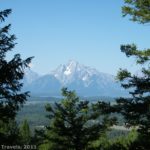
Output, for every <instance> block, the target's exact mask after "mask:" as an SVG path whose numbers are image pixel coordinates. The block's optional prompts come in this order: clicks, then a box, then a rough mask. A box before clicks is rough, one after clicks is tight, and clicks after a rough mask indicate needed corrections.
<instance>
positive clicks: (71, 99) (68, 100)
mask: <svg viewBox="0 0 150 150" xmlns="http://www.w3.org/2000/svg"><path fill="white" fill-rule="evenodd" d="M62 95H63V97H64V98H63V99H62V101H61V102H60V103H55V105H54V106H51V105H47V107H46V109H47V111H48V112H49V115H48V117H49V118H50V125H49V126H47V128H46V134H45V137H46V139H45V143H46V144H47V145H49V149H52V150H55V149H56V150H64V149H65V150H85V149H90V147H91V146H92V142H94V141H96V140H98V139H99V137H100V136H103V135H104V133H105V131H106V129H107V128H108V126H109V120H108V119H107V118H104V119H102V120H101V121H99V120H98V119H99V111H96V110H95V109H94V107H92V106H91V105H90V104H89V102H88V101H81V100H80V99H79V97H77V96H76V94H75V93H74V92H73V91H68V90H67V89H66V88H63V89H62ZM45 146H46V145H45Z"/></svg>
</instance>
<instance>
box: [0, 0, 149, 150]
mask: <svg viewBox="0 0 150 150" xmlns="http://www.w3.org/2000/svg"><path fill="white" fill-rule="evenodd" d="M124 1H125V6H123V7H122V12H123V16H126V15H130V16H131V20H132V21H134V22H138V23H141V24H145V23H149V22H150V10H149V8H150V1H149V0H124ZM10 13H11V10H10V9H7V10H4V11H1V12H0V23H1V25H2V24H3V23H4V21H5V18H6V17H7V16H8V15H9V14H10ZM10 26H11V25H10V24H9V25H5V26H4V27H2V26H0V146H1V149H10V147H11V146H18V147H16V148H13V149H19V148H20V149H21V148H24V149H40V150H112V149H113V150H149V147H150V95H149V92H150V68H149V60H150V59H149V58H150V49H145V50H138V48H137V46H136V45H135V44H131V45H130V44H127V45H121V51H122V52H123V53H125V55H126V56H127V57H135V58H136V63H137V64H139V65H142V69H141V74H142V75H140V76H137V75H133V74H131V73H130V72H129V71H128V70H127V69H125V70H124V69H120V71H119V72H118V75H117V79H118V80H120V82H121V83H122V87H124V88H125V89H129V90H130V95H131V96H130V97H129V98H126V97H121V98H119V99H117V100H116V104H114V105H110V103H109V102H102V101H98V102H97V103H93V104H92V103H89V102H88V101H81V100H80V99H79V97H78V96H77V95H76V94H75V92H74V91H69V90H68V89H67V88H63V89H62V96H63V98H62V100H61V101H60V102H58V103H55V105H53V106H51V105H50V104H49V105H47V106H46V110H47V118H48V119H49V125H47V126H45V127H44V128H40V129H38V130H35V133H34V135H32V134H31V131H30V127H29V124H28V122H27V120H24V121H23V123H22V124H21V125H20V126H18V125H17V123H16V114H17V113H18V111H19V109H21V107H22V106H23V104H24V103H25V101H26V100H27V97H28V96H29V94H28V92H25V93H23V92H21V87H22V86H23V85H22V83H21V80H22V79H23V76H24V69H25V68H26V67H29V63H30V61H31V59H32V57H30V58H27V59H26V60H22V59H21V57H20V55H19V54H16V55H15V56H14V57H13V58H12V59H11V60H8V59H7V58H6V54H7V52H9V51H11V50H12V49H13V48H14V47H15V45H16V43H15V39H16V37H15V36H14V35H11V34H10V33H9V29H10ZM112 113H119V114H121V115H123V117H124V120H125V126H126V127H128V128H130V127H131V128H132V129H133V130H131V131H130V132H129V133H128V134H127V135H126V136H117V137H115V138H110V137H108V134H107V133H108V132H109V131H110V130H111V129H112V128H111V127H112V126H113V125H117V118H116V117H113V116H112V115H111V114H112ZM23 145H24V146H26V147H21V146H23Z"/></svg>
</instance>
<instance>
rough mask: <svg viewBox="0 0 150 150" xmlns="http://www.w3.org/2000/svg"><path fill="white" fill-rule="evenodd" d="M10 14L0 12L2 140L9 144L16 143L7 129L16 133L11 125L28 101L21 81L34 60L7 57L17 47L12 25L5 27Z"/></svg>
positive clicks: (0, 119)
mask: <svg viewBox="0 0 150 150" xmlns="http://www.w3.org/2000/svg"><path fill="white" fill-rule="evenodd" d="M10 13H11V9H6V10H4V11H0V139H5V142H8V141H9V138H10V139H11V140H12V141H14V140H13V139H12V138H13V136H12V134H8V133H7V131H8V130H7V129H6V128H8V129H9V133H11V131H10V130H11V129H12V130H13V131H14V129H13V128H10V127H12V126H11V124H12V122H13V123H14V122H15V121H14V120H15V116H16V113H17V111H18V110H19V108H20V107H21V106H22V105H23V103H24V102H25V101H26V99H27V96H28V92H21V87H22V86H23V84H22V83H21V80H22V79H23V76H24V69H25V68H26V67H28V64H29V63H30V61H31V59H32V57H30V58H27V59H26V60H22V59H21V57H20V54H16V55H14V56H13V58H12V59H10V60H9V59H8V58H7V57H6V54H7V53H8V52H9V51H11V50H12V49H13V48H14V47H15V45H16V43H15V40H16V37H15V35H14V34H12V35H11V34H10V33H9V30H10V27H11V25H10V24H8V25H4V26H3V22H4V21H5V18H6V17H8V15H9V14H10ZM2 26H3V27H2ZM5 131H6V132H5ZM13 131H12V132H13ZM11 140H10V141H11ZM0 142H2V140H0ZM3 142H4V141H3ZM2 144H4V143H2Z"/></svg>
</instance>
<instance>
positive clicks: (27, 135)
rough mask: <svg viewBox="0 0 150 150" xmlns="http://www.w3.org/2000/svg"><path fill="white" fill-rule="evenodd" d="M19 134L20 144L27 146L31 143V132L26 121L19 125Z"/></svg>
mask: <svg viewBox="0 0 150 150" xmlns="http://www.w3.org/2000/svg"><path fill="white" fill-rule="evenodd" d="M19 133H20V138H21V142H22V144H29V143H30V141H31V131H30V127H29V124H28V122H27V120H26V119H25V120H24V121H23V123H22V124H21V126H20V131H19Z"/></svg>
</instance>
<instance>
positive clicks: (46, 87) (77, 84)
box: [24, 60, 124, 96]
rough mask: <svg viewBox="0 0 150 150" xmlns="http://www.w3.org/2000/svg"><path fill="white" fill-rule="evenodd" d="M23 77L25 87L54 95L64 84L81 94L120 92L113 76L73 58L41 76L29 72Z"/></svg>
mask: <svg viewBox="0 0 150 150" xmlns="http://www.w3.org/2000/svg"><path fill="white" fill-rule="evenodd" d="M30 73H31V75H30ZM25 79H26V80H24V81H25V82H27V83H28V86H26V87H28V88H27V89H29V90H30V91H31V92H34V93H36V92H37V91H38V93H40V91H41V93H42V92H45V93H55V95H56V93H60V89H61V88H62V87H64V86H65V87H68V88H69V89H71V90H75V91H76V92H77V93H78V94H79V95H83V96H98V95H101V96H112V95H113V96H116V95H120V93H122V90H121V89H120V85H119V84H118V83H116V81H115V79H114V76H112V75H109V74H106V73H101V72H99V71H98V70H96V69H94V68H91V67H88V66H84V65H82V64H80V63H78V62H77V61H74V60H70V61H69V62H68V63H66V64H61V65H59V66H58V67H57V68H56V69H55V70H54V71H52V72H51V73H50V74H48V75H44V76H41V77H39V76H36V74H34V73H33V75H32V72H29V73H27V74H26V75H25ZM30 79H34V80H33V81H32V80H30ZM28 80H29V81H28ZM123 94H124V92H123Z"/></svg>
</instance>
